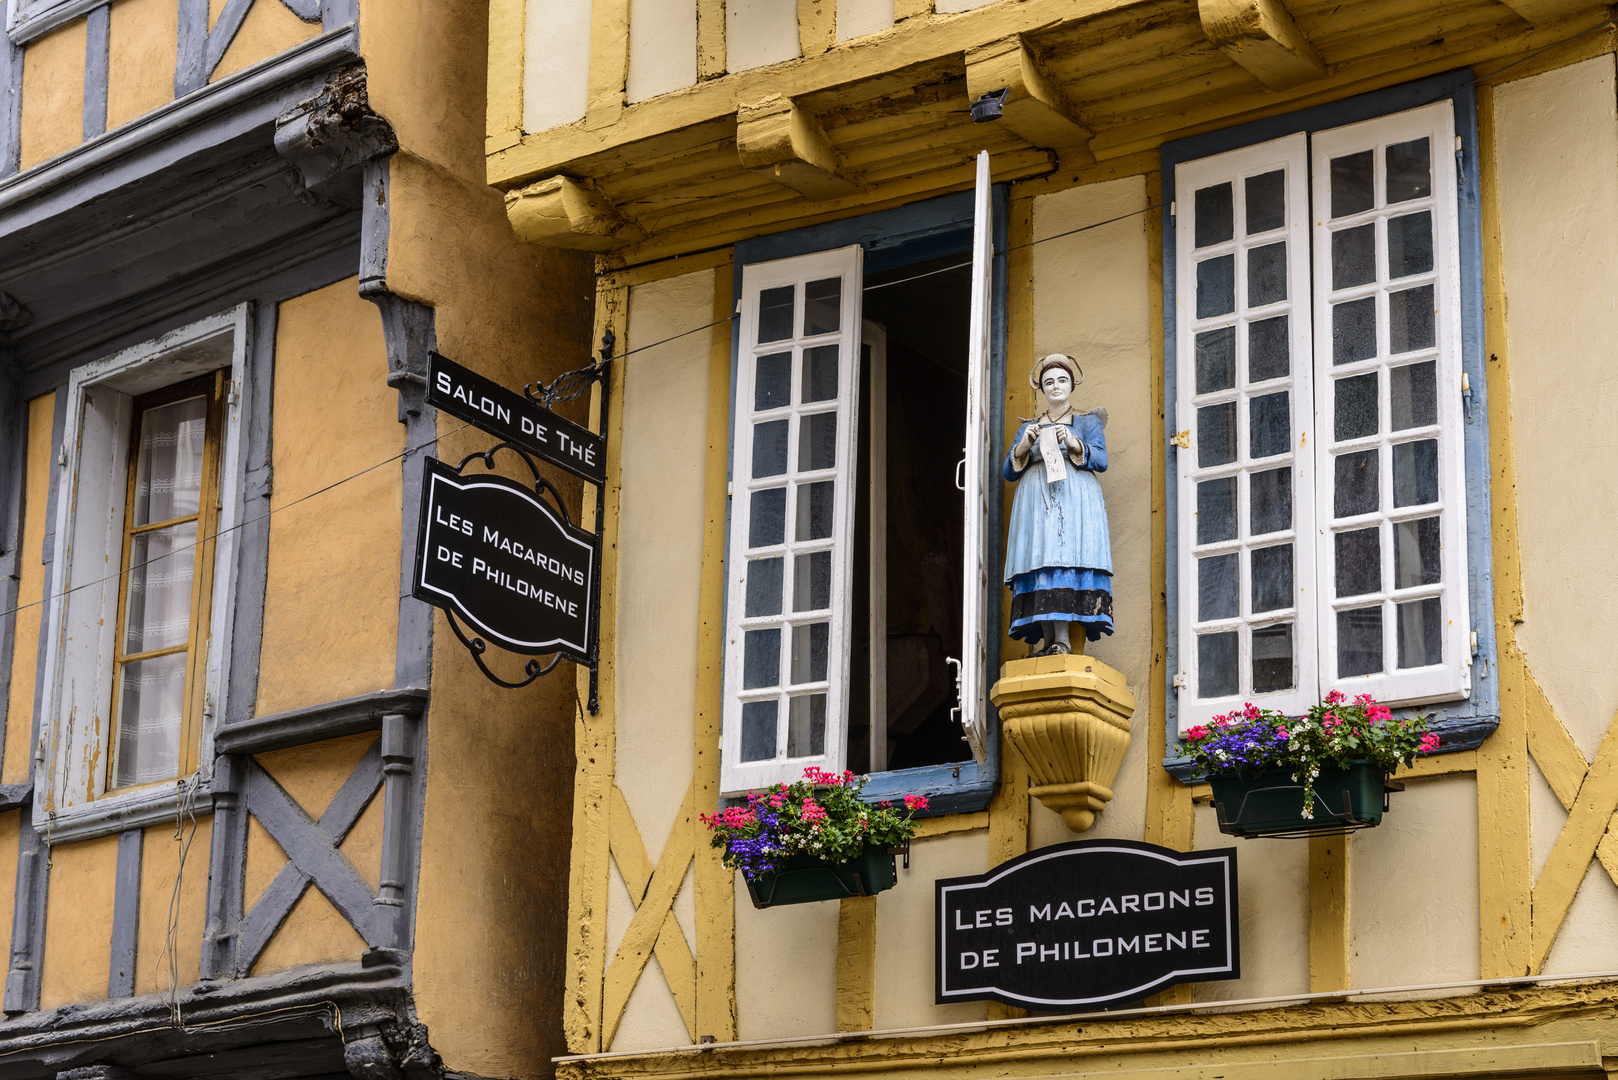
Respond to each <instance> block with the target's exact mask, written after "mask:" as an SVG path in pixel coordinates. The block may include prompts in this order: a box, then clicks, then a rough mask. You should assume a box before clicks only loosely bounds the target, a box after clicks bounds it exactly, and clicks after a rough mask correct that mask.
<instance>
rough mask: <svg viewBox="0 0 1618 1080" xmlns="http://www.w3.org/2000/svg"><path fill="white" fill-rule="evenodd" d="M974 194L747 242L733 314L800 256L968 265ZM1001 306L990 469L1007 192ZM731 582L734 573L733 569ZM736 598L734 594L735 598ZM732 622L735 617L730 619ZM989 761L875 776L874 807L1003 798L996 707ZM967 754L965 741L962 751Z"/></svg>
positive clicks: (885, 266)
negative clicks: (946, 260) (752, 291)
mask: <svg viewBox="0 0 1618 1080" xmlns="http://www.w3.org/2000/svg"><path fill="white" fill-rule="evenodd" d="M972 202H973V198H972V192H970V191H963V192H959V193H957V194H954V195H942V196H939V197H938V198H935V199H928V200H926V201H924V202H918V203H912V204H910V205H909V206H902V207H899V208H897V209H894V210H883V211H878V212H876V213H872V214H862V215H860V216H859V217H851V218H844V219H842V220H840V221H831V222H827V223H825V224H823V225H812V226H809V227H808V228H803V229H796V230H794V231H792V232H785V233H779V234H776V235H774V236H763V237H758V238H756V239H753V240H744V241H742V242H740V243H738V244H737V245H736V248H735V252H734V259H733V264H732V265H734V267H735V273H734V274H733V275H732V283H733V285H732V294H733V295H732V297H731V301H732V305H731V310H733V311H734V310H737V308H736V305H737V304H740V303H741V298H742V268H743V267H744V266H746V265H747V264H748V263H758V262H769V261H770V260H772V259H786V258H791V257H793V256H795V255H807V254H809V253H811V252H815V251H825V250H827V249H830V248H838V247H847V246H848V245H850V244H859V245H860V246H861V247H863V248H864V249H865V273H867V274H872V273H880V272H882V271H884V270H891V269H894V268H896V267H900V266H905V265H908V264H910V263H916V262H921V261H922V260H925V259H932V258H936V257H938V256H941V255H947V254H951V253H954V252H959V253H960V254H961V256H962V258H963V259H969V258H971V247H972ZM993 206H994V250H995V256H994V303H993V311H992V313H991V323H990V354H989V401H990V407H989V433H990V440H991V443H992V447H991V453H990V455H989V461H990V463H991V464H992V463H994V462H997V461H999V460H1000V455H1001V454H1002V453H1004V449H1005V448H1004V445H1003V443H1004V441H1005V439H1004V432H1005V399H1006V374H1005V372H1006V283H1007V278H1006V247H1007V244H1008V241H1007V226H1006V223H1007V214H1006V191H1005V187H1004V185H996V186H995V188H994V201H993ZM730 335H731V336H730V341H731V350H730V386H731V402H730V418H731V430H732V431H734V430H735V422H736V380H737V370H736V365H737V363H738V358H739V357H740V355H741V323H740V321H739V320H732V322H731V331H730ZM731 452H732V450H731V448H730V447H729V446H727V448H726V452H725V457H726V460H725V478H726V480H727V481H729V480H730V479H731V468H732V461H731V457H730V455H731ZM1000 519H1001V509H1000V500H999V499H990V500H989V522H988V535H989V536H990V537H991V538H998V537H999V536H1000V530H1001V521H1000ZM725 552H726V558H727V559H728V558H729V552H730V511H729V504H727V506H726V513H725ZM989 558H990V565H989V573H990V580H991V581H998V580H999V575H1000V566H1001V561H1002V558H1003V553H1002V552H1001V550H1000V544H999V542H998V540H993V541H992V542H991V543H990V555H989ZM725 572H726V578H725V580H727V581H729V580H730V578H729V572H730V568H729V566H727V567H726V568H725ZM1000 594H1001V590H999V589H996V588H991V589H990V590H989V597H988V605H987V618H988V623H989V626H990V627H991V628H994V627H998V626H999V625H1000V619H1001V612H1000V607H1001V596H1000ZM727 595H728V591H727ZM727 615H728V613H727ZM988 653H989V655H988V671H987V672H986V673H985V674H986V676H987V681H986V682H985V684H984V685H988V682H989V681H993V676H994V674H995V673H996V672H997V671H999V669H1000V635H999V634H998V633H992V632H991V633H990V634H989V649H988ZM988 723H989V732H988V743H989V747H988V760H987V761H986V762H985V763H984V764H982V765H979V764H978V763H977V762H976V761H974V760H972V757H971V755H970V754H967V756H966V760H965V761H963V762H959V763H956V764H950V765H927V766H922V767H919V768H914V769H898V770H894V771H890V772H879V773H870V774H868V775H867V780H866V787H865V794H864V797H865V799H866V801H868V802H878V801H881V800H884V799H898V798H900V797H901V796H903V795H905V794H918V795H925V796H927V799H928V803H929V809H928V811H927V813H926V814H925V815H919V816H933V815H938V814H949V813H966V812H971V811H976V810H982V809H983V808H984V807H986V806H988V805H989V800H990V799H991V798H993V797H994V792H995V789H996V788H998V787H999V785H1000V718H999V716H998V714H997V713H996V711H995V710H994V709H993V708H990V709H988ZM962 747H963V750H964V748H965V744H964V743H963V744H962Z"/></svg>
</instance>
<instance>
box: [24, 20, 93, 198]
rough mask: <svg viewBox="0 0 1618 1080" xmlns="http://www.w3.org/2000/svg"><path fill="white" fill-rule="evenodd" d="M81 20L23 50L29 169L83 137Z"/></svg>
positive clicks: (25, 149) (71, 146)
mask: <svg viewBox="0 0 1618 1080" xmlns="http://www.w3.org/2000/svg"><path fill="white" fill-rule="evenodd" d="M84 42H85V29H84V20H83V19H78V20H75V21H74V22H70V23H68V24H67V25H66V26H64V27H62V28H61V29H59V30H53V31H51V32H50V33H49V34H46V35H45V36H44V37H42V38H39V39H38V40H37V41H34V42H31V43H30V44H29V45H28V47H27V48H26V49H24V50H23V61H22V64H23V67H22V144H21V145H22V167H23V168H24V169H31V168H33V167H34V166H35V165H38V164H39V163H40V162H42V161H45V160H46V159H48V158H53V157H55V156H56V155H57V154H60V153H62V152H63V151H64V150H71V149H73V147H75V146H77V145H79V143H81V142H83V141H84Z"/></svg>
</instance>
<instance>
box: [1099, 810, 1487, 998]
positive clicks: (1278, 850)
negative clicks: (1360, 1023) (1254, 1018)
mask: <svg viewBox="0 0 1618 1080" xmlns="http://www.w3.org/2000/svg"><path fill="white" fill-rule="evenodd" d="M1107 813H1111V811H1110V810H1109V811H1107ZM1102 816H1103V817H1105V816H1106V814H1103V815H1102ZM1390 820H1391V817H1390ZM1194 836H1195V843H1194V844H1193V845H1192V850H1194V851H1208V850H1213V849H1217V848H1228V847H1235V848H1236V891H1237V896H1238V897H1239V898H1240V901H1241V928H1240V935H1241V943H1242V977H1241V978H1240V979H1236V980H1232V981H1230V982H1205V983H1194V984H1193V985H1192V990H1191V993H1192V996H1193V997H1194V998H1195V999H1196V1000H1197V1001H1228V1000H1231V999H1233V998H1251V997H1268V996H1271V995H1275V994H1306V993H1308V992H1309V843H1308V841H1306V840H1237V839H1236V838H1235V837H1233V836H1226V835H1225V834H1224V833H1222V832H1220V831H1219V819H1218V817H1217V816H1216V814H1215V813H1214V808H1213V806H1212V805H1210V804H1208V803H1198V804H1197V808H1196V822H1195V826H1194ZM1474 876H1476V874H1475V871H1474Z"/></svg>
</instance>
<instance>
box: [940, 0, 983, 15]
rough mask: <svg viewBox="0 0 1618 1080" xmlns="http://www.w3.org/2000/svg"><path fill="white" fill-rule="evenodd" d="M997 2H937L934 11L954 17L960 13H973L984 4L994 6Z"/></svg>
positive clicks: (952, 0)
mask: <svg viewBox="0 0 1618 1080" xmlns="http://www.w3.org/2000/svg"><path fill="white" fill-rule="evenodd" d="M995 2H996V0H936V2H935V3H934V4H933V10H934V11H936V12H938V13H939V14H940V15H953V14H955V13H956V12H959V11H971V10H972V9H973V8H980V7H982V6H983V5H984V4H993V3H995Z"/></svg>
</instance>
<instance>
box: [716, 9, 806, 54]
mask: <svg viewBox="0 0 1618 1080" xmlns="http://www.w3.org/2000/svg"><path fill="white" fill-rule="evenodd" d="M797 58H798V0H726V4H725V67H726V68H727V69H728V70H730V71H733V72H734V71H746V70H748V69H749V68H756V67H764V66H765V65H766V64H779V63H780V62H781V61H783V60H796V59H797Z"/></svg>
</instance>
